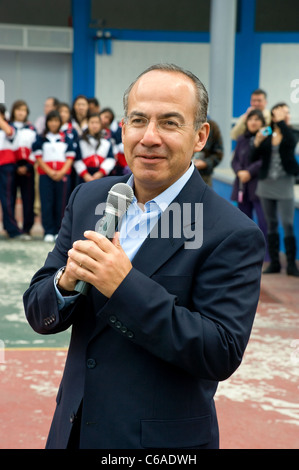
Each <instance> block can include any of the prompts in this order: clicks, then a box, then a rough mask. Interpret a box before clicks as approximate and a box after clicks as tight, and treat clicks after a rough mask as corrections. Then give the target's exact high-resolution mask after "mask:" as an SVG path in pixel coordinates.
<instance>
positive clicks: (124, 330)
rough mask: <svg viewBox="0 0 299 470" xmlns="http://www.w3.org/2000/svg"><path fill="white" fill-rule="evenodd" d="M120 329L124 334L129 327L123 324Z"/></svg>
mask: <svg viewBox="0 0 299 470" xmlns="http://www.w3.org/2000/svg"><path fill="white" fill-rule="evenodd" d="M120 331H121V332H122V333H123V334H125V333H126V332H127V331H128V328H127V327H126V326H125V325H123V326H122V327H121V329H120Z"/></svg>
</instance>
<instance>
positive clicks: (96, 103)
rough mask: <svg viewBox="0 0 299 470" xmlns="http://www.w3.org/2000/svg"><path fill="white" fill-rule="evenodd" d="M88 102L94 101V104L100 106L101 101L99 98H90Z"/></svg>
mask: <svg viewBox="0 0 299 470" xmlns="http://www.w3.org/2000/svg"><path fill="white" fill-rule="evenodd" d="M87 101H88V103H92V104H94V105H95V106H100V102H99V100H98V99H97V98H88V100H87Z"/></svg>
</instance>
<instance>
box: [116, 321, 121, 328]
mask: <svg viewBox="0 0 299 470" xmlns="http://www.w3.org/2000/svg"><path fill="white" fill-rule="evenodd" d="M121 326H122V323H121V322H120V321H117V322H116V323H115V327H116V328H118V329H119V328H121Z"/></svg>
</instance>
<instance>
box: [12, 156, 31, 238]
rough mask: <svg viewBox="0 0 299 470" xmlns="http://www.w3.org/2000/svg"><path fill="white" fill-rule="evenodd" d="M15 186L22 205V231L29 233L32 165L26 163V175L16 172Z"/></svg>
mask: <svg viewBox="0 0 299 470" xmlns="http://www.w3.org/2000/svg"><path fill="white" fill-rule="evenodd" d="M16 186H17V188H20V191H21V198H22V205H23V232H25V233H29V232H30V230H31V229H32V226H33V223H34V195H35V190H34V167H33V165H30V164H28V166H27V173H26V175H18V174H16Z"/></svg>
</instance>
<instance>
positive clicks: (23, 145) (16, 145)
mask: <svg viewBox="0 0 299 470" xmlns="http://www.w3.org/2000/svg"><path fill="white" fill-rule="evenodd" d="M12 126H13V127H14V128H15V130H16V134H15V138H14V140H13V150H14V152H15V157H16V162H17V163H18V164H23V163H25V162H26V163H31V164H33V163H34V158H32V155H31V154H32V144H33V142H35V140H36V135H37V134H36V129H35V127H34V126H33V125H32V124H31V123H30V122H26V123H23V122H16V121H15V122H13V123H12Z"/></svg>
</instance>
